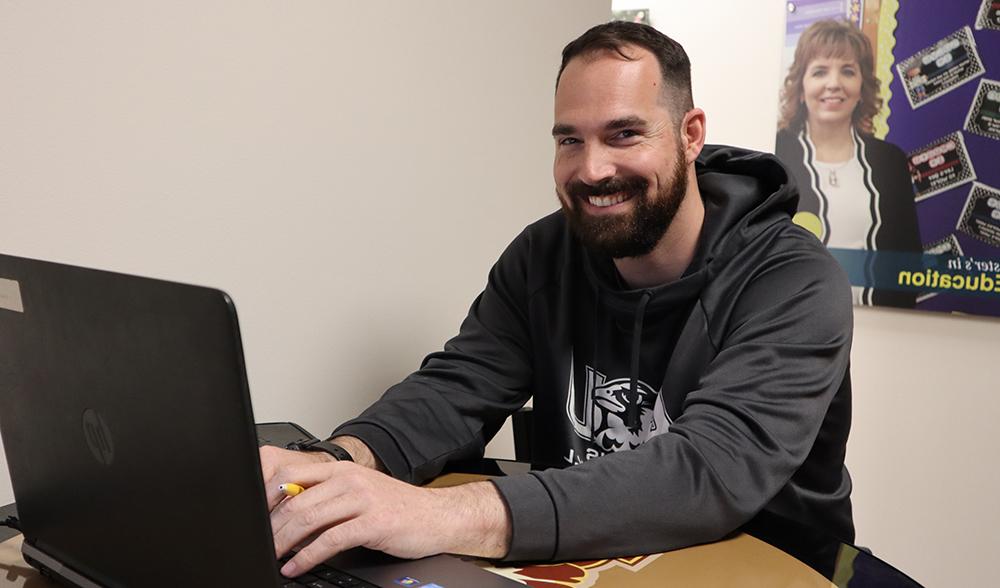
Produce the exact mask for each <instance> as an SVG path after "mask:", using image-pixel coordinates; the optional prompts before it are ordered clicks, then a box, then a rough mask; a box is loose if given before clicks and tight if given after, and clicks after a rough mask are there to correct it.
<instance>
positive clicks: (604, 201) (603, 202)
mask: <svg viewBox="0 0 1000 588" xmlns="http://www.w3.org/2000/svg"><path fill="white" fill-rule="evenodd" d="M628 199H629V197H628V196H626V195H625V194H622V193H618V194H613V195H611V196H588V197H587V202H589V203H590V204H591V206H597V207H600V208H604V207H607V206H614V205H615V204H621V203H622V202H625V201H626V200H628Z"/></svg>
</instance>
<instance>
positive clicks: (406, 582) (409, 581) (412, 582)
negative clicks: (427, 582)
mask: <svg viewBox="0 0 1000 588" xmlns="http://www.w3.org/2000/svg"><path fill="white" fill-rule="evenodd" d="M396 583H397V584H399V585H400V586H419V585H420V580H418V579H416V578H411V577H409V576H405V577H403V578H400V579H398V580H396Z"/></svg>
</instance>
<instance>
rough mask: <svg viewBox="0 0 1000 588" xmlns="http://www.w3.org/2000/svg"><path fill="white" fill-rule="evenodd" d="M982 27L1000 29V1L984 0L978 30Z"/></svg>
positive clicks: (977, 20) (977, 22)
mask: <svg viewBox="0 0 1000 588" xmlns="http://www.w3.org/2000/svg"><path fill="white" fill-rule="evenodd" d="M982 29H990V30H994V31H1000V2H997V0H983V3H982V4H981V5H980V6H979V16H978V17H976V30H982Z"/></svg>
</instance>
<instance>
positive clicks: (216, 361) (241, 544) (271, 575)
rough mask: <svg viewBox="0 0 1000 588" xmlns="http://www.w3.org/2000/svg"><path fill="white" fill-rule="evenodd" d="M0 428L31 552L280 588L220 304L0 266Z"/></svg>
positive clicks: (123, 577) (123, 580) (214, 297)
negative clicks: (36, 548)
mask: <svg viewBox="0 0 1000 588" xmlns="http://www.w3.org/2000/svg"><path fill="white" fill-rule="evenodd" d="M0 431H2V434H3V443H4V447H5V450H6V453H7V460H8V463H9V467H10V475H11V480H12V482H13V487H14V495H15V499H16V501H17V505H18V511H19V514H20V517H21V521H22V525H23V527H24V535H25V540H26V541H28V542H30V543H32V544H34V545H36V546H37V547H38V548H40V549H42V550H43V551H45V552H47V553H48V554H50V555H52V556H54V557H56V558H57V559H59V560H61V561H62V562H63V563H64V564H66V565H68V566H70V567H72V568H74V569H76V570H77V571H79V572H81V573H83V574H84V575H85V576H89V577H90V578H91V579H93V580H95V581H96V582H98V583H100V584H104V585H108V586H181V585H192V584H195V583H197V584H212V583H213V582H215V583H218V585H223V586H275V585H276V581H277V579H278V575H277V568H276V564H275V561H274V552H273V546H272V542H271V536H270V529H269V525H268V522H267V521H268V518H267V507H266V501H265V496H264V494H263V484H262V481H261V477H260V476H261V475H260V464H259V458H258V453H257V450H256V448H257V442H256V435H255V432H254V428H253V415H252V412H251V406H250V398H249V392H248V388H247V382H246V376H245V370H244V366H243V355H242V350H241V346H240V338H239V328H238V325H237V320H236V312H235V309H234V307H233V305H232V302H231V301H230V299H229V298H228V297H227V296H226V295H225V294H224V293H222V292H220V291H217V290H212V289H209V288H202V287H195V286H187V285H181V284H174V283H169V282H163V281H158V280H152V279H146V278H138V277H133V276H126V275H121V274H114V273H109V272H102V271H96V270H88V269H82V268H76V267H70V266H64V265H58V264H52V263H46V262H40V261H33V260H26V259H20V258H15V257H9V256H4V255H0ZM161 523H162V524H161Z"/></svg>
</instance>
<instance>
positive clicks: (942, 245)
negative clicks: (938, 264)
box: [917, 233, 965, 303]
mask: <svg viewBox="0 0 1000 588" xmlns="http://www.w3.org/2000/svg"><path fill="white" fill-rule="evenodd" d="M924 253H926V254H927V255H947V256H949V257H962V256H963V255H965V252H963V251H962V245H961V244H960V243H959V242H958V237H956V236H955V235H954V233H953V234H951V235H948V236H947V237H945V238H944V239H941V240H938V241H934V242H933V243H928V244H926V245H924ZM935 296H937V292H924V293H923V294H920V295H919V296H917V302H918V303H920V302H924V301H925V300H930V299H931V298H934V297H935Z"/></svg>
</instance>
